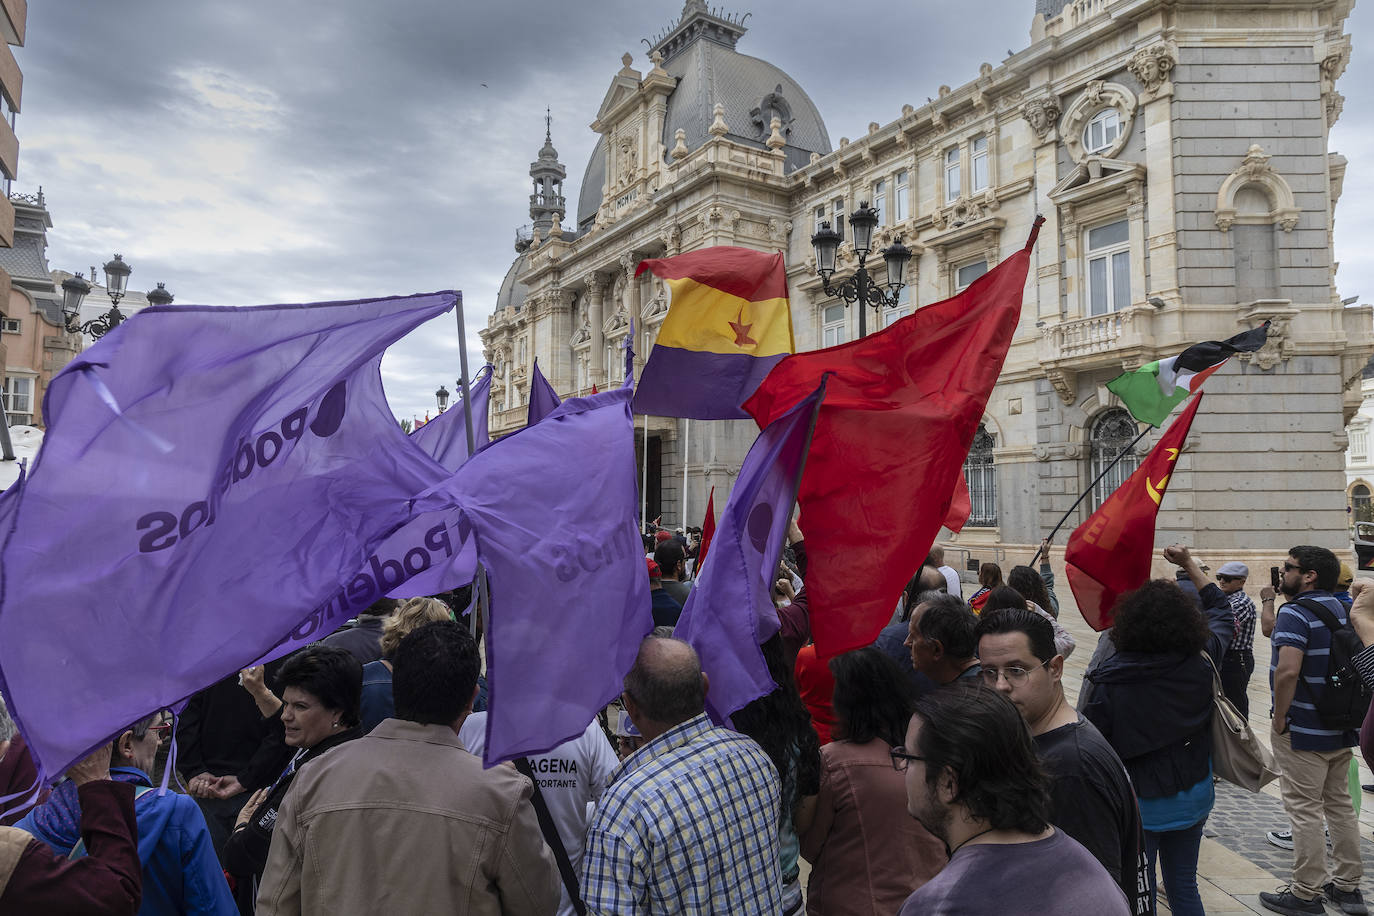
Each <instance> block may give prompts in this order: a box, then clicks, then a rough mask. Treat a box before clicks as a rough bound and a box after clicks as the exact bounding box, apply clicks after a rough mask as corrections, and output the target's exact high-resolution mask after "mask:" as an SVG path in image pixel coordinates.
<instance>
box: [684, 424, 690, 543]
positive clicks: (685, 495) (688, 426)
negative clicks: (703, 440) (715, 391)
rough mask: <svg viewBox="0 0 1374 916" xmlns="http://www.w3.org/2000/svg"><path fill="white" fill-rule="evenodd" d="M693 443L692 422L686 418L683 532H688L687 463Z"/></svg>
mask: <svg viewBox="0 0 1374 916" xmlns="http://www.w3.org/2000/svg"><path fill="white" fill-rule="evenodd" d="M691 443H692V421H691V420H690V419H689V418H687V417H684V418H683V419H682V531H683V533H684V534H686V532H687V463H688V460H689V459H688V457H687V456H688V455H689V454H690V452H689V451H688V446H689V445H691Z"/></svg>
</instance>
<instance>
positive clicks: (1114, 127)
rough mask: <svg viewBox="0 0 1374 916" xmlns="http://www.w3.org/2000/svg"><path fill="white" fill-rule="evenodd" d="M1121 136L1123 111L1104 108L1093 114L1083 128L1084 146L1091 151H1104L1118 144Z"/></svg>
mask: <svg viewBox="0 0 1374 916" xmlns="http://www.w3.org/2000/svg"><path fill="white" fill-rule="evenodd" d="M1120 136H1121V113H1120V112H1118V111H1117V110H1116V109H1115V108H1104V109H1102V110H1101V111H1099V112H1098V113H1097V114H1095V115H1093V116H1092V119H1091V120H1089V121H1088V125H1087V127H1084V128H1083V148H1084V149H1085V150H1086V151H1087V152H1089V153H1094V154H1095V153H1103V152H1106V151H1107V150H1109V149H1111V148H1112V147H1113V146H1115V145H1116V141H1117V138H1118V137H1120Z"/></svg>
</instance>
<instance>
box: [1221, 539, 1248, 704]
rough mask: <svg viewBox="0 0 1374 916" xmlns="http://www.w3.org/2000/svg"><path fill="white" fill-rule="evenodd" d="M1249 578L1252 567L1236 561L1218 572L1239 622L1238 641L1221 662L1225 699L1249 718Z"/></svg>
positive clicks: (1232, 610) (1228, 649) (1233, 643)
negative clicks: (1246, 592)
mask: <svg viewBox="0 0 1374 916" xmlns="http://www.w3.org/2000/svg"><path fill="white" fill-rule="evenodd" d="M1249 577H1250V567H1248V566H1246V565H1245V564H1244V563H1241V562H1239V561H1236V560H1230V561H1228V562H1226V563H1223V564H1221V568H1220V569H1218V570H1217V587H1218V588H1220V589H1221V591H1222V594H1224V595H1225V596H1226V600H1227V601H1229V602H1230V603H1231V614H1232V615H1233V616H1234V617H1235V618H1236V638H1235V639H1233V640H1231V645H1230V646H1228V647H1227V649H1226V657H1225V658H1224V659H1222V660H1221V662H1220V665H1221V670H1220V672H1219V673H1220V674H1221V686H1222V689H1223V690H1225V691H1226V698H1227V699H1228V700H1230V701H1231V703H1232V704H1233V705H1234V706H1235V707H1236V709H1239V710H1240V714H1241V715H1242V716H1245V717H1246V718H1249V717H1250V697H1249V694H1248V693H1247V691H1248V690H1249V688H1250V675H1251V674H1253V673H1254V670H1255V651H1254V649H1255V602H1253V601H1251V600H1250V596H1249V595H1247V594H1245V580H1246V579H1248V578H1249Z"/></svg>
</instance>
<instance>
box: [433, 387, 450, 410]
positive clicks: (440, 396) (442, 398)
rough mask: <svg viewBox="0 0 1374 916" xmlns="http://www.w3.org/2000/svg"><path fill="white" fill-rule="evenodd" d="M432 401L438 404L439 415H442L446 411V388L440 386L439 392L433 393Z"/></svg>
mask: <svg viewBox="0 0 1374 916" xmlns="http://www.w3.org/2000/svg"><path fill="white" fill-rule="evenodd" d="M434 399H435V400H436V401H438V402H439V413H443V412H444V411H446V410H448V389H447V388H445V387H444V386H443V385H440V386H439V390H438V391H436V392H434Z"/></svg>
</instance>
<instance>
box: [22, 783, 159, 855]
mask: <svg viewBox="0 0 1374 916" xmlns="http://www.w3.org/2000/svg"><path fill="white" fill-rule="evenodd" d="M110 779H112V780H114V781H115V782H129V783H133V784H134V785H136V786H151V785H152V784H153V783H152V781H151V780H150V779H149V778H148V774H146V773H144V772H143V771H142V770H140V769H138V768H137V767H110ZM25 820H26V821H28V822H29V823H30V824H32V825H33V831H32V832H33V834H34V836H36V837H38V838H39V839H42V840H45V841H46V842H47V843H48V844H49V845H51V846H53V847H57V848H61V849H62V850H63V853H64V854H65V853H67V852H70V851H71V849H72V847H74V846H75V845H76V844H77V842H78V841H79V840H80V839H81V801H80V799H79V798H78V797H77V794H76V783H74V782H72V781H71V780H70V779H68V780H65V781H63V782H62V783H61V784H59V785H58V786H57V788H55V789H53V790H52V795H50V796H49V797H48V801H47V803H46V804H42V805H39V806H38V807H37V808H34V809H33V811H32V812H30V814H29V815H28V817H27V818H25Z"/></svg>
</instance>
